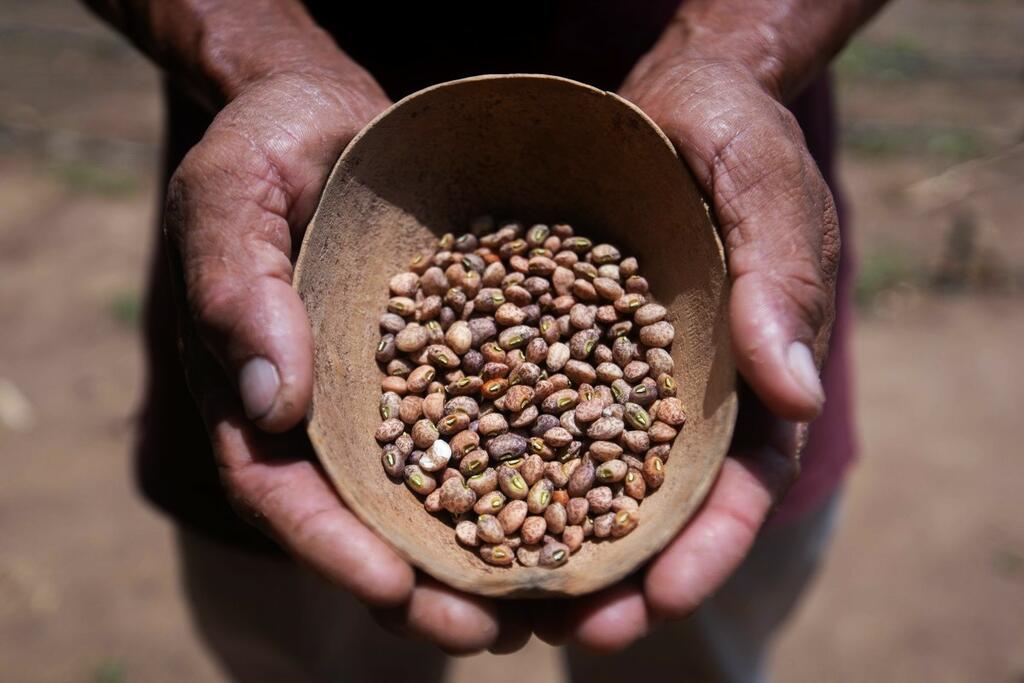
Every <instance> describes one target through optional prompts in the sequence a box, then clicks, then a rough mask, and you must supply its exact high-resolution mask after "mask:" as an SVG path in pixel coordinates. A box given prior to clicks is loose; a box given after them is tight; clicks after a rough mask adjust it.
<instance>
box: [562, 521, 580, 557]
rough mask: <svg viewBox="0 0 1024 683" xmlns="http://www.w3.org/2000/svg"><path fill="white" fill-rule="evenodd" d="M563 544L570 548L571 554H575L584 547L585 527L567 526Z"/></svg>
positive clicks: (563, 535) (563, 534) (563, 533)
mask: <svg viewBox="0 0 1024 683" xmlns="http://www.w3.org/2000/svg"><path fill="white" fill-rule="evenodd" d="M562 543H564V544H565V547H566V548H568V550H569V553H570V554H571V553H575V552H576V551H577V550H579V549H580V547H581V546H582V545H583V527H581V526H576V525H573V526H567V527H565V531H563V532H562Z"/></svg>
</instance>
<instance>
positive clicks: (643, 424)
mask: <svg viewBox="0 0 1024 683" xmlns="http://www.w3.org/2000/svg"><path fill="white" fill-rule="evenodd" d="M623 418H624V419H625V421H626V422H627V423H628V424H629V426H630V427H632V428H633V429H642V430H649V429H650V426H651V416H650V415H648V414H647V411H646V410H644V409H643V408H642V407H641V406H639V405H638V404H636V403H627V404H626V411H625V414H624V415H623ZM652 440H653V439H652Z"/></svg>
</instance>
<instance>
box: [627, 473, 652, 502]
mask: <svg viewBox="0 0 1024 683" xmlns="http://www.w3.org/2000/svg"><path fill="white" fill-rule="evenodd" d="M622 490H623V492H624V493H625V494H626V495H627V496H629V497H630V498H634V499H636V500H643V499H644V496H645V495H646V494H647V482H646V481H644V476H643V473H641V472H640V471H638V470H636V469H635V468H632V467H631V468H630V469H629V472H628V473H627V474H626V478H625V479H624V480H623V485H622Z"/></svg>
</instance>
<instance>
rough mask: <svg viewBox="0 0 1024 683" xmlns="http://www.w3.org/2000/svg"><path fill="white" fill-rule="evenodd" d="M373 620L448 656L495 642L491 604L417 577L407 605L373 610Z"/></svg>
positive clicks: (480, 649) (494, 613)
mask: <svg viewBox="0 0 1024 683" xmlns="http://www.w3.org/2000/svg"><path fill="white" fill-rule="evenodd" d="M374 617H375V618H376V619H377V620H378V622H379V623H380V624H381V625H382V626H384V627H385V628H387V629H389V630H391V631H393V632H395V633H397V634H398V635H402V636H406V637H413V638H420V639H422V640H426V641H429V642H431V643H434V644H435V645H437V646H438V647H439V648H441V649H442V650H444V651H445V652H446V653H448V654H450V655H468V654H474V653H477V652H483V651H484V650H486V649H488V648H489V647H492V646H493V645H494V644H495V643H497V642H498V638H499V634H500V626H499V621H498V609H497V607H496V606H495V605H494V604H493V602H491V601H489V600H486V599H485V598H480V597H477V596H473V595H467V594H465V593H460V592H458V591H456V590H454V589H452V588H449V587H447V586H445V585H443V584H441V583H439V582H437V581H435V580H434V579H432V578H430V577H427V576H421V577H420V578H419V580H418V582H417V585H416V588H415V589H414V590H413V593H412V596H411V598H410V599H409V601H408V602H407V603H406V604H404V605H401V606H399V607H395V608H391V609H387V610H375V612H374Z"/></svg>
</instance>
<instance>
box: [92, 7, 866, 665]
mask: <svg viewBox="0 0 1024 683" xmlns="http://www.w3.org/2000/svg"><path fill="white" fill-rule="evenodd" d="M90 4H92V5H94V6H95V7H96V9H97V10H98V11H99V12H101V13H102V14H104V16H106V17H107V18H108V19H110V20H111V21H112V22H113V23H115V24H117V25H119V26H120V27H121V28H122V30H124V31H125V32H126V33H129V34H130V35H131V37H132V38H133V39H134V40H136V42H137V43H138V44H139V45H140V46H141V47H142V48H143V49H145V50H147V51H148V52H149V53H150V54H151V55H152V56H153V57H154V58H155V59H157V60H158V61H160V62H161V63H162V64H163V65H164V66H165V67H166V68H168V70H169V71H171V72H172V75H174V76H175V77H177V78H179V80H180V81H182V82H185V84H186V85H191V86H192V87H191V90H193V91H195V92H199V93H210V95H209V96H208V97H206V98H205V99H206V100H207V101H211V102H227V104H226V106H224V108H223V109H222V110H221V111H220V113H219V115H218V116H217V118H216V119H215V121H214V123H213V124H212V125H211V127H210V128H209V130H208V131H207V133H206V134H205V136H204V137H203V139H202V141H201V142H200V143H199V144H198V145H197V146H196V147H195V148H193V149H192V150H191V151H190V153H189V154H188V155H187V157H186V158H185V159H184V161H183V162H182V164H181V166H180V167H179V168H178V169H177V171H176V173H175V174H174V176H173V179H172V181H171V184H170V187H169V191H168V201H167V207H166V212H165V229H166V235H167V239H168V241H169V244H170V246H171V249H170V251H171V252H172V267H173V272H174V274H175V278H176V280H177V285H178V287H177V291H178V295H179V299H180V302H179V303H180V306H179V309H180V321H181V335H182V340H183V354H184V364H185V368H186V372H187V374H188V376H189V382H190V387H191V389H192V392H193V394H194V396H195V398H196V401H197V404H198V406H199V407H200V410H201V412H202V415H203V417H204V420H205V422H206V424H207V427H208V429H209V433H210V438H211V443H212V445H213V450H214V452H215V456H216V458H217V462H218V465H219V468H220V472H221V477H222V481H223V484H224V487H225V490H226V492H227V494H228V496H229V498H230V500H231V501H232V503H233V504H234V505H235V507H236V509H237V510H238V511H239V513H240V514H241V515H242V516H243V517H244V518H245V519H247V520H249V521H250V522H252V523H253V524H256V525H257V526H258V527H259V528H261V529H263V530H264V531H265V532H266V533H267V534H269V535H270V536H272V537H273V538H274V539H276V540H277V541H278V542H279V543H280V545H281V546H282V547H283V548H284V549H285V550H287V551H288V552H289V553H290V554H291V555H292V556H294V557H295V558H296V559H297V560H298V561H300V562H302V563H303V564H305V565H308V566H309V567H311V568H313V569H314V570H316V571H317V572H319V573H320V574H322V575H323V576H325V577H326V578H328V579H329V580H331V581H333V582H334V583H336V584H337V585H339V586H340V587H342V588H344V589H345V590H349V591H351V592H352V593H353V594H354V595H356V596H357V597H358V598H359V599H361V600H363V601H364V602H365V603H367V604H368V605H370V606H371V607H372V608H373V609H374V610H375V614H376V615H377V617H378V619H379V620H380V622H381V623H382V624H384V625H385V626H387V627H388V628H390V629H392V630H394V631H396V632H399V633H402V634H406V635H408V636H410V637H417V638H423V639H426V640H429V641H431V642H434V643H436V644H437V645H438V646H439V647H441V648H442V649H444V650H445V651H448V652H452V653H467V652H474V651H479V650H484V649H490V650H491V651H494V652H511V651H514V650H516V649H518V648H519V647H522V645H524V644H525V642H526V641H527V640H528V638H529V636H530V633H531V631H532V632H536V633H537V634H538V635H539V636H541V637H542V638H544V639H545V640H548V641H550V642H559V643H560V642H574V643H577V644H579V645H582V646H584V647H589V648H592V649H595V650H600V651H615V650H617V649H620V648H622V647H625V646H626V645H628V644H629V643H631V642H632V641H633V640H635V639H636V638H639V637H641V636H642V635H643V634H644V633H646V632H647V631H648V630H649V629H650V628H651V627H652V626H653V625H654V624H656V623H657V622H658V621H659V620H662V619H670V618H678V617H682V616H684V615H686V614H688V613H690V612H691V611H692V610H693V609H695V608H696V607H697V606H698V605H700V603H701V601H702V600H703V599H704V598H706V597H707V596H708V595H710V594H711V593H713V592H714V590H715V589H716V588H717V587H719V586H720V585H721V584H722V583H723V582H724V581H725V579H726V578H727V577H728V576H729V575H730V574H731V572H732V571H733V570H734V569H735V568H736V567H737V566H738V565H739V564H740V562H741V561H742V560H743V558H744V556H745V555H746V553H747V552H748V550H749V548H750V546H751V544H752V543H753V540H754V537H755V536H756V534H757V532H758V530H759V529H760V527H761V525H762V522H763V520H764V519H765V517H766V515H767V514H768V512H769V510H770V509H771V507H772V505H773V504H774V503H775V502H776V501H777V500H779V498H780V497H781V495H782V493H783V492H784V491H785V489H786V487H787V486H788V485H789V483H790V482H791V481H792V479H793V477H794V476H795V473H796V470H797V469H798V468H797V460H796V456H797V454H798V452H799V448H798V447H799V444H800V441H801V430H800V429H799V428H798V427H797V426H796V423H797V422H804V421H807V420H810V419H813V418H814V417H815V416H816V415H817V414H818V413H819V412H820V410H821V405H822V401H823V400H824V396H823V394H822V390H821V386H820V383H819V381H818V379H817V370H816V366H818V367H820V364H821V363H822V362H823V359H824V354H825V350H826V347H827V340H828V334H829V330H830V327H831V322H832V317H833V299H834V288H835V276H836V267H837V259H838V250H839V238H838V231H837V226H836V215H835V208H834V205H833V202H832V197H831V195H830V194H829V191H828V189H827V188H826V187H825V184H824V182H823V180H822V178H821V175H820V173H819V172H818V170H817V168H816V166H815V164H814V163H813V161H812V160H811V158H810V155H809V154H808V151H807V149H806V145H805V143H804V141H803V137H802V135H801V132H800V130H799V128H798V127H797V125H796V123H795V121H794V120H793V118H792V116H791V115H790V114H789V113H788V112H787V111H786V110H785V109H784V107H782V105H781V104H779V102H778V99H777V98H778V97H780V96H781V92H782V90H783V87H782V85H781V84H784V83H798V82H800V81H801V80H805V79H806V77H807V75H808V72H810V71H813V68H816V67H817V66H820V64H821V63H822V62H823V61H824V60H826V59H827V58H828V56H830V54H832V53H834V52H835V50H836V49H838V47H837V46H839V45H841V44H842V41H843V40H845V37H846V36H847V35H848V34H849V32H850V31H852V30H853V27H854V25H855V24H857V23H860V22H861V21H863V20H864V19H865V18H866V17H867V16H868V15H869V14H870V11H871V10H872V9H873V8H877V6H879V5H880V4H881V2H880V1H878V0H874V1H871V0H864V1H859V0H843V2H842V3H840V2H837V3H835V4H832V3H819V2H817V0H814V1H811V0H787V1H786V2H777V1H775V0H772V1H768V0H757V1H756V2H754V1H753V0H744V3H743V4H742V7H743V8H744V9H745V12H740V11H737V8H735V7H733V8H730V5H731V4H736V3H735V0H695V1H694V2H692V3H687V4H686V5H684V12H686V11H690V14H691V16H689V17H684V18H681V20H680V21H679V22H677V23H678V26H677V27H675V28H672V27H670V29H669V30H667V31H666V34H669V33H670V32H672V31H676V32H677V33H678V35H679V36H683V38H682V39H678V38H677V39H676V41H675V42H677V43H678V42H679V41H680V40H683V41H684V42H685V41H686V40H691V41H696V42H699V38H700V36H701V35H702V32H705V33H707V34H708V35H711V36H712V37H713V40H709V41H706V43H705V44H706V45H712V46H716V45H720V44H721V45H725V46H727V45H728V44H729V41H730V40H731V39H732V40H733V41H734V42H733V45H742V46H745V49H747V51H748V52H749V51H750V49H751V48H750V46H755V47H757V46H760V45H761V42H762V41H760V40H759V39H758V38H756V37H751V36H747V35H744V34H743V31H747V32H749V31H750V29H749V28H742V27H741V28H740V29H737V30H734V28H735V27H734V26H733V25H734V24H737V23H743V24H744V25H748V26H752V25H755V24H756V23H757V22H756V21H755V20H754V19H755V15H757V16H762V15H763V16H764V17H770V19H769V18H766V19H765V24H764V25H765V26H768V25H771V26H773V27H776V28H778V30H776V31H775V37H776V38H777V39H776V40H775V41H774V42H772V41H767V45H766V47H765V50H766V51H770V50H773V49H774V50H776V52H777V53H773V54H767V53H766V55H760V54H755V55H754V57H755V60H754V61H755V62H757V64H764V63H767V64H772V65H774V64H785V63H792V64H797V65H798V66H800V68H798V69H795V70H793V72H792V73H785V74H774V73H773V74H770V77H766V74H765V73H763V72H762V71H763V70H762V69H760V67H759V66H756V65H755V64H754V63H753V62H745V63H744V62H741V61H740V60H716V59H714V58H709V57H708V54H707V53H708V50H704V51H702V52H701V51H695V50H687V49H682V48H677V47H673V48H671V49H669V48H665V49H660V50H659V49H655V51H654V52H652V54H651V55H650V56H649V57H648V58H645V59H644V60H642V61H641V63H640V64H638V65H637V68H636V69H635V71H634V73H633V75H632V76H631V77H630V78H629V80H628V81H627V83H626V85H625V86H624V88H623V90H622V94H623V95H624V96H625V97H627V98H629V99H631V100H632V101H634V102H635V103H636V104H637V105H638V106H640V107H641V108H642V109H644V111H646V112H647V113H648V114H649V115H650V116H651V117H652V118H653V119H654V120H655V121H656V122H657V123H659V124H660V125H661V126H662V128H663V129H664V130H665V132H666V133H667V134H668V136H669V138H670V139H671V140H672V142H673V143H674V144H675V145H676V147H677V148H678V149H679V151H680V154H681V156H682V158H683V159H684V160H685V162H686V163H687V164H688V165H689V167H690V168H691V170H692V171H693V173H694V175H695V177H696V179H697V181H698V183H699V184H700V185H701V187H702V188H703V190H704V192H705V193H706V195H707V197H708V198H709V200H710V202H711V204H712V206H713V208H714V211H715V215H716V217H717V220H718V223H719V225H720V227H721V230H722V234H723V237H724V241H725V245H726V251H727V256H728V260H729V266H730V273H731V277H732V279H733V289H732V300H731V325H732V333H733V342H734V350H735V357H736V362H737V366H738V368H739V370H740V372H741V374H742V376H743V379H744V380H745V382H746V385H747V387H748V388H745V389H744V392H745V393H744V394H743V398H742V400H741V413H742V414H741V422H740V426H739V428H738V430H737V434H738V435H739V437H741V438H742V442H741V441H737V442H736V443H734V444H733V448H732V450H731V453H730V455H729V457H728V458H727V460H726V462H725V465H724V467H723V470H722V472H721V475H720V477H719V478H718V481H717V482H716V484H715V485H714V487H713V488H712V490H711V492H710V494H709V497H708V499H707V501H706V502H705V504H704V506H703V507H702V508H701V510H700V511H699V513H698V514H697V515H696V516H695V517H694V519H693V520H692V521H691V522H690V523H689V524H688V525H687V527H686V528H685V529H684V530H683V531H682V532H681V533H680V534H679V536H678V537H677V538H676V539H674V540H673V541H672V542H671V543H670V545H669V546H668V547H667V548H666V549H665V550H664V551H663V552H662V553H660V554H659V555H658V556H657V557H655V558H654V559H653V560H652V562H651V563H650V564H649V565H648V566H647V568H646V569H645V570H643V571H642V572H641V573H638V574H636V575H634V576H632V577H630V578H628V579H626V580H625V581H623V582H621V583H619V584H618V585H616V586H613V587H611V588H608V589H606V590H604V591H602V592H600V593H598V594H596V595H592V596H587V597H584V598H579V599H575V600H571V601H549V602H534V603H509V602H502V603H498V602H495V601H490V600H486V599H482V598H478V597H474V596H469V595H465V594H461V593H459V592H457V591H454V590H452V589H449V588H447V587H444V586H441V585H439V584H438V583H437V582H435V581H433V580H431V579H429V578H427V577H424V576H422V575H418V574H417V573H416V572H414V570H413V569H412V567H410V566H409V565H408V564H407V563H406V562H405V561H403V560H402V559H401V558H400V557H399V556H398V555H397V554H396V553H395V552H394V551H393V550H391V548H390V547H389V546H388V545H387V544H386V543H385V542H384V541H382V540H381V539H379V538H377V537H376V536H375V535H374V534H373V533H372V532H371V531H370V530H368V529H367V528H366V527H365V526H363V525H362V524H361V523H360V522H359V520H358V519H357V518H356V517H355V516H354V515H353V514H352V513H351V512H350V511H349V510H348V509H347V508H346V507H345V506H344V504H343V503H342V502H341V500H340V499H339V498H338V496H337V494H336V493H335V492H334V490H333V488H332V486H331V485H330V483H329V482H328V480H327V479H326V478H325V476H324V473H323V472H322V470H321V469H320V468H319V466H318V465H317V464H316V460H315V458H314V457H313V455H312V453H311V449H310V446H309V443H308V440H307V439H306V438H305V435H304V433H303V432H302V431H301V429H300V427H299V426H300V423H301V421H302V418H303V416H304V415H305V413H306V409H307V406H308V404H309V401H310V396H311V393H312V341H311V338H312V337H311V331H310V328H309V322H308V320H307V318H306V314H305V309H304V307H303V305H302V302H301V301H300V300H299V298H298V296H297V295H296V294H295V292H294V291H293V290H292V289H291V286H290V285H291V277H292V260H293V258H294V256H295V251H296V248H297V245H298V243H299V241H300V239H301V233H302V230H303V229H304V228H305V226H306V224H307V223H308V221H309V219H310V217H311V215H312V212H313V210H314V208H315V203H316V200H317V197H318V196H319V194H320V191H321V189H322V187H323V185H324V182H325V181H326V178H327V174H328V172H329V171H330V168H331V166H332V164H333V163H334V161H335V159H336V158H337V156H338V154H339V153H340V152H341V150H342V149H343V148H344V147H345V145H346V144H347V143H348V142H349V141H350V140H351V139H352V137H353V136H354V135H355V133H356V132H357V131H358V130H360V129H361V127H362V126H363V125H364V124H365V123H366V122H367V121H368V120H370V118H372V117H373V116H374V115H375V114H377V113H378V112H380V111H381V110H382V109H383V108H384V107H386V106H387V104H388V101H387V99H386V97H385V96H384V95H383V93H382V91H381V90H380V88H379V87H377V85H376V84H375V83H374V82H373V80H372V78H371V77H370V76H369V75H367V74H366V73H365V72H363V71H362V70H361V69H359V68H358V66H357V65H354V64H353V63H352V62H351V61H349V60H347V58H344V56H343V54H342V53H341V52H340V50H338V49H337V47H336V46H334V45H333V43H331V42H330V41H329V39H325V36H324V35H323V34H322V32H318V31H317V29H316V28H315V26H314V25H312V22H311V20H310V19H309V17H308V16H307V15H306V14H305V12H304V10H302V9H301V7H300V6H299V5H298V4H297V3H295V2H292V1H291V0H277V1H272V0H259V1H258V2H255V1H252V0H250V1H249V2H245V3H240V2H237V1H235V0H231V1H228V0H225V1H223V2H220V3H217V4H218V9H217V11H216V12H197V11H192V10H189V8H191V7H192V5H194V4H195V2H194V1H193V0H173V2H167V3H165V4H160V5H152V7H156V8H158V9H159V10H160V12H158V13H156V12H154V11H152V10H151V4H150V3H147V2H144V1H143V0H120V1H119V0H91V3H90ZM754 5H756V8H755V7H754ZM179 6H180V7H179ZM841 6H842V7H841ZM688 7H689V8H691V9H690V10H687V8H688ZM723 8H724V9H723ZM844 8H845V9H846V10H852V9H853V8H856V12H854V11H846V12H844V11H842V10H843V9H844ZM186 10H189V11H186ZM787 12H789V13H790V14H789V15H787ZM793 17H803V18H805V19H806V20H802V21H797V20H794V19H793ZM147 22H150V24H152V25H150V24H147ZM161 22H166V23H161ZM190 22H197V23H198V25H196V26H193V25H192V24H191V23H190ZM203 22H206V23H205V24H204V23H203ZM217 22H220V23H217ZM772 22H774V23H772ZM214 24H216V25H214ZM789 24H792V25H793V26H795V27H796V30H794V31H792V32H790V33H789V34H788V35H786V34H785V32H784V31H782V30H781V28H779V27H785V26H786V25H789ZM139 26H145V27H146V28H145V30H138V28H137V27H139ZM680 27H681V29H682V30H679V29H680ZM773 30H775V29H773ZM734 34H735V35H734ZM195 35H204V36H206V37H207V40H206V42H205V43H195V42H194V39H193V37H194V36H195ZM268 35H270V36H271V38H272V39H268V40H262V39H261V36H268ZM736 35H739V38H738V40H736V38H735V36H736ZM780 36H781V37H780ZM760 37H763V34H762V35H761V36H760ZM748 38H750V39H748ZM247 41H248V42H247ZM669 42H671V41H669ZM274 45H283V46H285V47H286V48H287V52H285V53H284V54H278V55H275V54H273V53H272V52H270V47H269V46H274ZM311 45H312V46H315V48H316V49H315V51H314V50H313V48H311V47H309V46H311ZM211 46H212V47H211ZM787 46H790V47H787ZM794 46H795V47H794ZM808 46H818V47H817V48H808ZM204 49H207V50H208V51H209V53H210V54H204V53H203V50H204ZM786 50H791V51H794V50H797V51H798V53H797V52H794V54H795V55H796V57H794V58H793V59H791V60H788V62H787V60H786V56H787V55H786V54H784V53H785V51H786ZM233 52H237V53H238V54H233ZM698 54H699V55H700V56H699V58H698V57H697V56H695V55H698ZM687 55H689V56H687ZM762 56H763V57H764V59H761V57H762ZM757 60H760V61H757ZM812 67H813V68H812ZM190 78H194V79H196V80H197V82H195V83H189V79H190ZM794 344H795V345H794ZM254 359H262V360H256V361H254Z"/></svg>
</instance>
